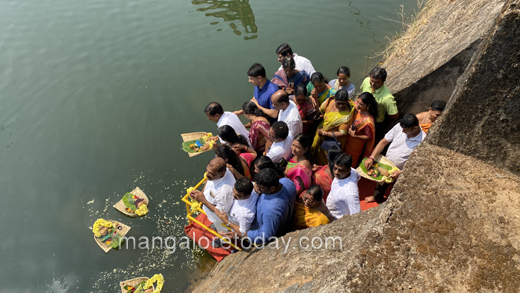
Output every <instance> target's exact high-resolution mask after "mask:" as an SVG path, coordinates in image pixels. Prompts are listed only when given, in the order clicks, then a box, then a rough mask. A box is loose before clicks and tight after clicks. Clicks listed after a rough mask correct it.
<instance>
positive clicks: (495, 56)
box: [428, 1, 520, 175]
mask: <svg viewBox="0 0 520 293" xmlns="http://www.w3.org/2000/svg"><path fill="white" fill-rule="evenodd" d="M518 3H519V2H518V1H511V3H510V4H509V5H507V6H506V8H505V9H504V12H503V15H502V16H501V18H500V20H499V21H498V23H497V25H496V28H495V30H494V31H493V33H492V34H490V35H489V36H488V40H486V41H485V42H484V43H483V44H482V46H481V47H480V48H479V51H478V52H477V53H476V55H475V56H474V57H473V60H472V63H471V65H470V67H469V68H468V70H467V71H466V72H465V73H464V75H463V76H461V78H460V79H459V83H458V86H457V89H456V91H455V92H454V93H453V96H452V98H451V100H450V103H449V107H448V109H447V110H445V113H444V114H443V116H442V117H441V119H440V120H439V121H437V122H436V123H435V124H436V125H434V127H435V131H433V132H432V134H431V135H430V136H428V142H429V143H432V144H436V145H439V146H443V147H446V148H449V149H452V150H455V151H458V152H461V153H464V154H468V155H471V156H474V157H476V158H478V159H480V160H483V161H486V162H489V163H492V164H495V165H497V166H500V167H504V168H507V169H508V170H510V171H511V172H513V173H515V174H517V175H520V53H519V50H520V7H519V5H518Z"/></svg>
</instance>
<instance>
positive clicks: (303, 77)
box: [271, 57, 310, 95]
mask: <svg viewBox="0 0 520 293" xmlns="http://www.w3.org/2000/svg"><path fill="white" fill-rule="evenodd" d="M295 67H296V63H295V62H294V59H293V58H292V57H289V58H284V59H283V60H282V68H283V69H282V70H278V71H277V72H275V73H274V76H273V79H272V80H271V82H272V83H274V84H277V85H278V86H279V87H280V88H282V89H283V90H285V92H286V93H287V94H288V95H294V89H296V87H297V86H298V85H299V84H304V85H307V83H308V82H309V79H310V77H309V74H307V72H305V70H297V69H295Z"/></svg>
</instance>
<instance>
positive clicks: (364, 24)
mask: <svg viewBox="0 0 520 293" xmlns="http://www.w3.org/2000/svg"><path fill="white" fill-rule="evenodd" d="M348 6H349V8H350V10H349V13H350V14H352V15H355V16H357V18H356V22H357V23H359V26H360V27H361V29H363V30H364V31H366V32H369V33H370V34H371V35H372V39H373V40H374V42H375V43H377V44H379V45H380V46H381V48H384V47H385V44H382V43H381V42H379V41H378V40H376V34H375V33H374V32H373V31H372V26H370V20H369V19H368V18H366V17H364V16H363V15H361V10H359V8H357V7H356V6H354V5H352V1H348Z"/></svg>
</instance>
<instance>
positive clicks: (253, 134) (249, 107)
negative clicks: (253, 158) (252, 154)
mask: <svg viewBox="0 0 520 293" xmlns="http://www.w3.org/2000/svg"><path fill="white" fill-rule="evenodd" d="M242 110H243V111H244V116H245V117H246V118H247V119H249V120H250V121H251V129H250V130H249V141H250V142H251V147H253V149H254V150H255V151H256V152H257V153H259V154H262V153H264V151H265V150H266V149H268V148H269V147H270V146H271V144H272V141H271V140H270V138H269V130H270V129H271V125H270V124H269V120H267V119H268V118H267V115H266V114H265V113H264V112H263V111H262V110H260V109H258V107H257V106H256V104H255V103H254V102H251V101H249V102H246V103H244V105H242Z"/></svg>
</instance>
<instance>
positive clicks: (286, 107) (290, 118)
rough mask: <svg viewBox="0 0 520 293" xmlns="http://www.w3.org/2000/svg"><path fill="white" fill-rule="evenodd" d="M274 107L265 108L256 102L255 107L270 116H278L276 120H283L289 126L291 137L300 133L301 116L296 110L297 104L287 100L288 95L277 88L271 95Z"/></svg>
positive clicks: (301, 129) (301, 127)
mask: <svg viewBox="0 0 520 293" xmlns="http://www.w3.org/2000/svg"><path fill="white" fill-rule="evenodd" d="M271 100H272V102H273V108H274V109H266V108H264V107H262V106H261V105H259V104H258V103H256V105H257V107H258V108H259V109H260V110H262V111H263V112H264V113H265V114H267V115H268V116H270V117H272V118H276V117H278V121H283V122H285V124H287V126H288V127H289V132H290V134H291V136H292V137H296V135H298V134H300V133H302V131H303V124H302V117H301V116H300V112H299V111H298V106H297V105H296V103H294V102H293V101H291V100H289V95H287V93H286V92H285V91H284V90H279V91H277V92H275V93H274V94H273V95H272V96H271Z"/></svg>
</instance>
